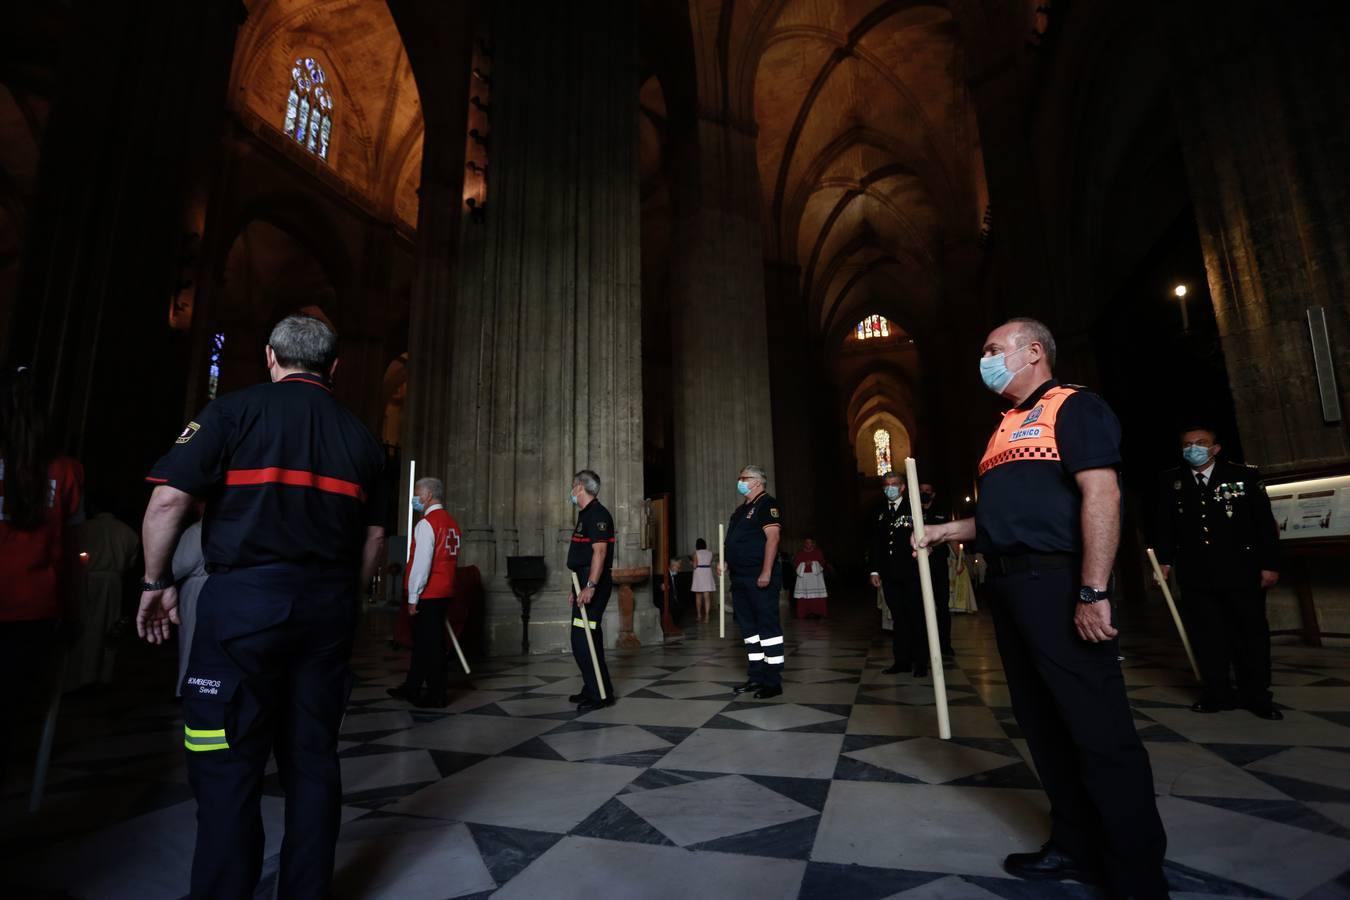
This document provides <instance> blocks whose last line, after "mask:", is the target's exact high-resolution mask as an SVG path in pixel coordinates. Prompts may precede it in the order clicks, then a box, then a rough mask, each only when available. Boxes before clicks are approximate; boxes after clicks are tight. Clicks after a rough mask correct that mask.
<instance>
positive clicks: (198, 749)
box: [183, 741, 230, 753]
mask: <svg viewBox="0 0 1350 900" xmlns="http://www.w3.org/2000/svg"><path fill="white" fill-rule="evenodd" d="M183 746H184V747H186V748H188V749H189V750H192V751H193V752H195V753H205V752H207V751H208V750H228V749H230V745H229V744H226V743H223V742H222V743H219V744H194V743H192V742H191V741H183Z"/></svg>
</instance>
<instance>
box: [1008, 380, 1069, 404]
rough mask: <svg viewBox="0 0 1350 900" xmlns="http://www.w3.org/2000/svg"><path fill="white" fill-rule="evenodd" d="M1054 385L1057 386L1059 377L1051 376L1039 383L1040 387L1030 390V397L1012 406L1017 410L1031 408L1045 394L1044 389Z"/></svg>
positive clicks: (1046, 389)
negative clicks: (1044, 381) (1043, 382)
mask: <svg viewBox="0 0 1350 900" xmlns="http://www.w3.org/2000/svg"><path fill="white" fill-rule="evenodd" d="M1056 387H1059V379H1056V378H1051V379H1050V380H1049V381H1047V382H1046V383H1045V384H1043V385H1041V386H1040V387H1038V388H1036V390H1034V391H1032V392H1031V396H1030V397H1028V398H1027V399H1025V400H1023V401H1022V402H1021V403H1020V404H1019V405H1017V406H1016V407H1014V408H1015V409H1018V410H1028V409H1031V408H1032V407H1033V406H1035V405H1036V404H1037V403H1040V402H1041V398H1042V397H1044V396H1045V392H1046V391H1048V390H1050V389H1051V388H1056Z"/></svg>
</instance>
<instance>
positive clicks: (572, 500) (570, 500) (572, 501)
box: [567, 494, 581, 506]
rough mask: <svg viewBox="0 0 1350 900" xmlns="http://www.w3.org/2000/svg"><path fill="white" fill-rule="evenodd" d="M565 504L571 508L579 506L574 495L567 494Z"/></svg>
mask: <svg viewBox="0 0 1350 900" xmlns="http://www.w3.org/2000/svg"><path fill="white" fill-rule="evenodd" d="M567 502H568V503H570V504H572V505H573V506H579V505H580V504H581V501H580V500H578V499H577V495H576V494H568V495H567Z"/></svg>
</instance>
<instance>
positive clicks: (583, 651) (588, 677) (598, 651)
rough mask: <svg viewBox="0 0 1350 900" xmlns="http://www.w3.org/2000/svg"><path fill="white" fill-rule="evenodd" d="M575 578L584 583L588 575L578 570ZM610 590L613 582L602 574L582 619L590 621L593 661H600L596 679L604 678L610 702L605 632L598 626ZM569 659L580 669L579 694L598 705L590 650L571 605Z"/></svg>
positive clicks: (582, 624)
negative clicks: (570, 652) (586, 618)
mask: <svg viewBox="0 0 1350 900" xmlns="http://www.w3.org/2000/svg"><path fill="white" fill-rule="evenodd" d="M577 577H578V579H579V580H580V581H581V582H582V583H583V584H584V583H585V581H586V579H587V578H588V577H590V576H589V574H588V571H582V572H580V573H578V575H577ZM613 589H614V582H613V580H612V579H611V578H610V577H609V573H608V572H606V573H605V574H604V575H603V576H602V577H601V579H600V583H599V584H597V585H596V586H595V593H594V594H592V595H591V602H590V603H588V604H586V616H587V617H588V618H589V619H590V621H591V637H592V638H593V639H594V640H595V658H596V659H598V660H600V677H601V678H603V679H605V696H606V697H608V698H610V699H613V697H614V685H613V683H612V682H610V680H609V666H607V665H605V633H604V630H603V629H602V628H601V627H600V621H601V620H602V619H603V618H604V617H605V607H606V606H608V605H609V595H610V593H611V592H612V591H613ZM572 658H573V659H575V660H576V662H577V668H579V669H581V680H582V682H583V686H582V688H581V693H582V694H584V695H585V696H586V699H587V700H594V701H596V702H599V700H600V686H599V684H597V683H596V680H595V666H593V665H591V651H590V648H589V647H588V646H586V630H585V622H584V621H583V620H582V618H581V610H580V609H579V608H578V607H577V605H576V604H575V603H573V604H572Z"/></svg>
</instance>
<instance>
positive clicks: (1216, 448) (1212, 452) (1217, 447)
mask: <svg viewBox="0 0 1350 900" xmlns="http://www.w3.org/2000/svg"><path fill="white" fill-rule="evenodd" d="M1222 449H1223V445H1222V444H1219V443H1217V442H1216V443H1214V444H1212V445H1211V448H1210V454H1209V458H1210V459H1214V458H1215V457H1216V456H1218V455H1219V451H1220V450H1222Z"/></svg>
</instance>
